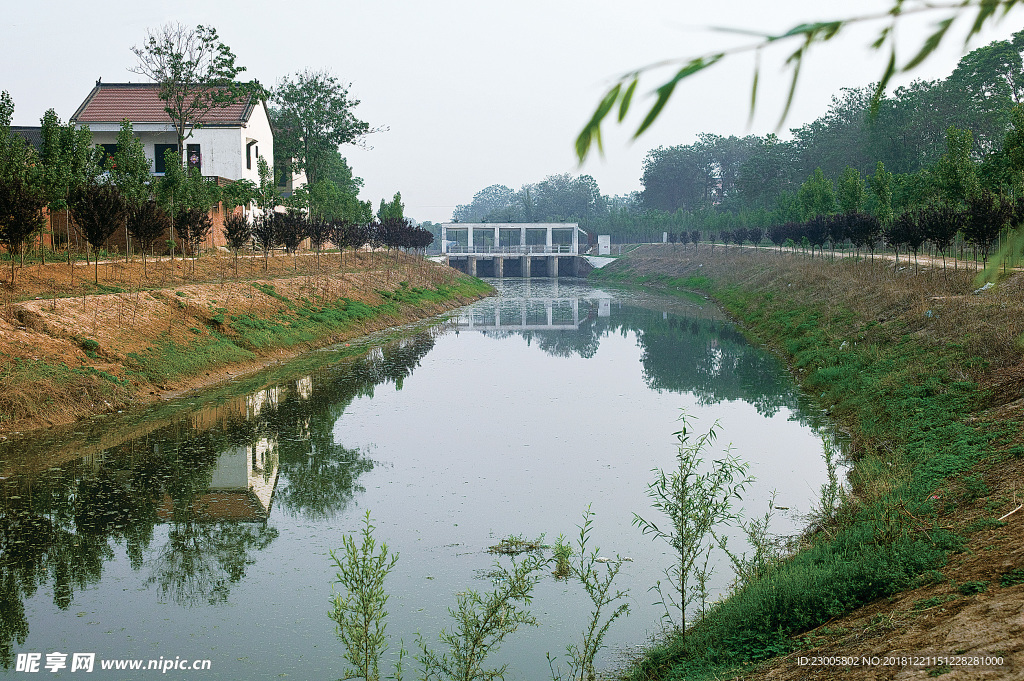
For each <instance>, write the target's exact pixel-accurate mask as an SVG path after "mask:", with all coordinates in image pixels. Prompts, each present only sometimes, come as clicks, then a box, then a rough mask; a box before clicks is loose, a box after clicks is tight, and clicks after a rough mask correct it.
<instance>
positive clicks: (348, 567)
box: [330, 511, 404, 681]
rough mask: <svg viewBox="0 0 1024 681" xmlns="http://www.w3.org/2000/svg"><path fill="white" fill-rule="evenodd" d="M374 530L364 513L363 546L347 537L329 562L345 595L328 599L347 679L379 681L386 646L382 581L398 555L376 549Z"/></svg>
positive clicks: (384, 599)
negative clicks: (348, 668) (336, 571)
mask: <svg viewBox="0 0 1024 681" xmlns="http://www.w3.org/2000/svg"><path fill="white" fill-rule="evenodd" d="M374 529H375V528H374V526H373V525H372V524H371V523H370V512H369V511H367V512H366V517H365V519H364V524H363V530H362V537H363V541H362V544H361V545H359V546H356V541H355V539H353V538H352V536H351V535H346V536H345V538H344V539H343V542H344V543H343V546H342V549H341V551H342V554H341V555H340V556H339V555H337V554H336V553H335V552H334V551H331V559H332V560H333V561H334V564H335V566H336V567H337V568H338V574H337V583H338V584H340V585H341V586H342V587H343V588H344V592H343V593H335V594H334V597H333V598H332V599H331V603H332V606H333V607H332V608H331V612H330V617H331V619H332V620H334V621H335V622H337V624H338V626H337V628H336V631H337V634H338V638H339V639H341V642H342V643H343V644H344V645H345V659H346V660H347V661H348V662H349V664H351V665H352V667H353V669H351V670H346V673H345V678H347V679H350V678H359V679H366V681H378V680H379V679H380V670H379V666H380V658H381V656H382V655H383V654H384V651H385V650H387V647H388V641H387V635H386V633H385V632H386V628H387V616H388V612H387V610H385V609H384V608H385V606H386V605H387V602H388V594H387V592H385V591H384V580H385V579H386V578H387V576H388V573H389V572H391V570H392V568H394V567H395V563H396V562H398V554H392V553H389V552H388V546H387V544H381V545H380V550H379V551H378V550H377V541H376V540H375V539H374V538H373V530H374ZM401 657H404V655H400V658H401Z"/></svg>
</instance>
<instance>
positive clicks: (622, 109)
mask: <svg viewBox="0 0 1024 681" xmlns="http://www.w3.org/2000/svg"><path fill="white" fill-rule="evenodd" d="M639 82H640V77H639V76H633V82H632V83H630V84H629V87H628V88H626V93H625V94H624V95H622V100H621V101H620V102H619V123H621V122H622V119H624V118H625V117H626V113H627V112H628V111H629V105H630V103H631V102H632V101H633V93H634V92H636V85H637V83H639Z"/></svg>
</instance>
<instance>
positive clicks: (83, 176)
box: [39, 109, 101, 265]
mask: <svg viewBox="0 0 1024 681" xmlns="http://www.w3.org/2000/svg"><path fill="white" fill-rule="evenodd" d="M40 124H41V125H42V132H41V136H42V144H41V145H40V149H39V160H40V162H41V165H42V171H43V184H44V186H45V188H46V200H47V204H46V205H47V207H48V208H49V209H50V215H51V216H53V214H54V212H56V211H64V212H65V213H64V214H65V221H64V227H65V235H66V238H67V242H68V244H67V245H68V264H69V265H70V264H72V260H71V221H70V220H68V219H67V212H66V211H67V210H68V197H69V196H70V195H71V192H72V191H73V190H74V189H75V188H76V187H79V186H81V185H83V184H85V183H86V182H88V181H90V180H93V179H95V178H96V177H97V176H98V175H99V173H100V170H101V169H100V166H99V164H98V162H97V161H98V158H99V156H98V154H97V153H96V152H95V150H94V147H93V144H92V133H91V132H90V131H89V127H88V126H83V127H82V128H80V129H79V128H76V127H75V126H74V124H72V123H68V124H66V125H64V124H62V123H61V121H60V118H58V117H57V114H56V112H55V111H54V110H53V109H50V110H48V111H47V112H46V113H45V114H44V115H43V118H42V119H41V120H40Z"/></svg>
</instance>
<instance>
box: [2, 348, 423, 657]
mask: <svg viewBox="0 0 1024 681" xmlns="http://www.w3.org/2000/svg"><path fill="white" fill-rule="evenodd" d="M433 345H434V338H433V335H432V333H430V332H424V333H420V334H417V335H415V336H412V337H409V338H405V339H402V340H400V341H396V342H393V343H390V344H388V345H385V346H383V347H380V348H375V349H374V350H372V351H371V352H370V353H368V354H367V355H366V356H364V357H360V358H354V359H352V358H350V359H347V360H344V361H342V362H339V363H337V364H335V365H333V366H330V367H327V368H324V369H321V370H319V371H317V372H315V373H313V374H312V375H310V376H307V377H304V378H302V379H298V380H293V381H289V382H285V383H282V384H278V385H273V386H270V387H267V388H264V389H262V390H260V391H257V392H256V393H253V394H252V395H249V396H243V397H239V398H231V399H229V400H227V401H226V402H223V403H220V404H218V405H216V406H215V407H213V408H211V409H209V410H207V411H206V412H199V413H194V414H185V415H183V417H182V418H180V419H179V420H177V421H175V422H173V423H171V424H169V425H166V426H163V427H161V428H158V429H156V430H154V431H152V432H150V433H148V434H147V435H145V436H143V437H140V438H137V439H133V440H129V441H126V442H124V443H122V444H119V445H117V446H113V447H110V448H108V449H106V450H104V451H102V452H100V453H97V454H94V455H92V456H90V457H88V458H84V459H79V460H77V461H74V462H72V463H69V464H66V465H64V466H62V467H57V468H53V469H50V470H48V471H46V472H44V473H40V474H37V475H25V476H12V477H8V478H6V479H3V480H2V481H0V663H2V664H3V666H4V667H5V668H9V667H10V666H11V664H12V663H13V657H14V648H15V646H16V645H22V644H24V642H25V641H26V638H27V636H28V632H29V623H28V619H27V617H26V613H25V606H24V602H25V599H27V598H31V597H33V596H34V595H35V594H36V592H37V590H38V589H39V587H44V588H46V587H48V588H50V589H52V592H53V594H54V596H53V600H54V604H55V605H56V606H57V607H58V608H60V609H62V610H66V609H67V608H69V607H70V605H71V604H72V603H73V602H74V599H75V594H76V592H77V591H78V590H80V589H82V588H84V587H86V586H88V585H89V584H92V583H95V582H96V581H98V580H99V579H100V577H101V576H102V573H103V566H104V564H105V563H106V562H107V561H109V560H111V559H113V558H114V556H115V555H116V553H117V552H118V551H119V550H120V549H121V548H122V547H123V550H124V551H125V553H126V555H127V557H128V559H129V562H130V564H131V567H132V569H134V570H143V569H144V568H145V569H148V571H149V576H148V579H147V583H148V584H149V585H151V586H154V587H155V590H156V593H157V597H158V599H159V600H160V601H161V602H172V603H175V604H180V605H183V606H195V605H202V604H216V603H224V602H225V601H226V600H227V599H228V598H229V596H230V592H231V588H232V586H233V585H235V584H237V583H239V582H240V581H241V580H242V579H244V577H245V574H246V570H247V568H248V566H250V565H252V564H254V562H255V556H256V554H257V553H258V552H259V551H262V550H263V549H265V548H267V547H268V546H269V545H270V544H271V543H272V542H273V541H274V540H275V539H276V538H277V536H278V530H277V529H276V528H275V527H272V526H270V525H269V524H268V518H269V514H270V508H271V505H272V502H273V500H274V499H275V496H274V495H275V493H276V500H277V502H278V503H279V504H281V505H282V506H283V507H284V508H285V509H286V510H287V511H288V512H290V513H294V514H297V515H301V516H303V517H305V518H308V519H310V520H323V519H326V518H330V517H333V516H334V515H336V514H338V513H340V512H341V511H342V510H343V509H344V508H345V507H346V506H347V505H348V504H349V503H350V502H351V501H352V499H353V498H354V496H355V495H356V494H358V493H359V492H360V491H362V488H361V487H360V486H359V484H358V479H359V477H360V476H361V475H363V474H364V473H366V472H367V471H370V470H372V468H373V462H372V461H371V460H370V459H369V458H368V457H367V456H365V455H364V454H363V453H362V452H360V451H359V450H357V449H351V448H348V447H345V446H343V445H342V444H341V443H339V442H336V441H335V435H334V429H335V425H336V423H337V421H338V419H339V418H341V416H342V414H343V413H344V412H345V409H346V407H347V406H348V405H349V404H350V403H351V402H352V400H353V399H355V398H356V397H359V396H372V395H373V391H374V388H375V386H376V385H379V384H382V383H393V384H395V385H396V387H397V388H399V389H401V387H402V383H403V381H404V380H405V379H406V378H407V377H408V376H409V375H410V374H411V373H412V372H413V370H415V368H416V367H417V366H418V365H419V362H420V360H421V359H422V358H423V356H424V355H426V354H427V353H428V352H429V351H430V349H431V348H432V347H433ZM257 398H258V399H257ZM257 404H258V408H257V407H256V405H257ZM279 475H280V476H282V477H283V479H284V480H283V483H284V484H283V485H281V488H280V489H278V490H276V492H275V485H276V483H277V481H278V476H279ZM162 528H166V535H165V536H166V539H165V540H164V541H162V542H161V538H162V537H163V536H164V530H163V529H162ZM155 544H156V546H155V547H154V545H155ZM147 561H148V563H147Z"/></svg>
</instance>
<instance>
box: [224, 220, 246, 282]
mask: <svg viewBox="0 0 1024 681" xmlns="http://www.w3.org/2000/svg"><path fill="white" fill-rule="evenodd" d="M222 230H223V234H224V240H225V241H226V242H227V244H228V248H230V249H231V250H232V251H234V253H235V276H236V277H237V276H238V252H239V251H240V250H242V249H243V248H245V246H246V244H248V243H249V241H251V240H252V223H251V222H249V218H247V217H246V216H245V215H244V214H242V213H234V212H232V213H229V214H228V216H227V217H226V218H224V227H223V228H222Z"/></svg>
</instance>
